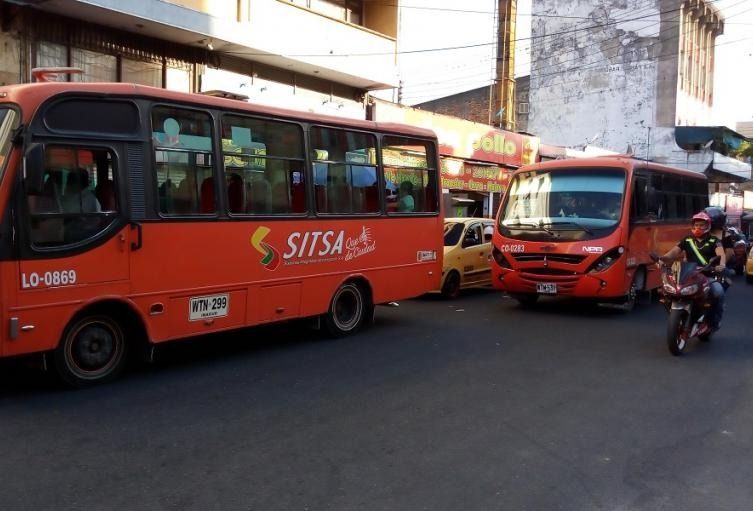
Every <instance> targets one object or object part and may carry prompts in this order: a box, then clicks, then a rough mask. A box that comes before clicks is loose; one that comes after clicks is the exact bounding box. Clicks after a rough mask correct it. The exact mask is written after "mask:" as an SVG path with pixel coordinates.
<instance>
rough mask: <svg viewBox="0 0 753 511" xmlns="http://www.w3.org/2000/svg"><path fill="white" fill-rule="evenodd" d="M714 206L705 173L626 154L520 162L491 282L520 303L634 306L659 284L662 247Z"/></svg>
mask: <svg viewBox="0 0 753 511" xmlns="http://www.w3.org/2000/svg"><path fill="white" fill-rule="evenodd" d="M707 205H708V184H707V181H706V177H705V176H704V175H703V174H699V173H694V172H690V171H686V170H683V169H676V168H671V167H667V166H663V165H659V164H655V163H651V162H645V161H641V160H637V159H633V158H630V157H622V156H608V157H600V158H591V159H578V160H558V161H551V162H544V163H537V164H534V165H529V166H526V167H521V168H520V169H518V170H517V171H516V172H515V174H513V176H512V178H511V181H510V186H509V188H508V190H507V193H506V195H505V197H504V199H503V201H502V204H501V205H500V209H499V212H498V215H497V229H496V231H495V233H494V236H493V244H494V248H493V250H492V256H493V259H494V261H495V263H494V264H493V265H492V281H493V284H494V286H495V287H497V288H499V289H501V290H504V291H506V292H507V293H509V294H510V295H511V296H513V297H514V298H517V299H518V301H520V302H521V304H524V305H531V304H533V303H535V302H536V300H537V299H538V298H539V297H540V296H570V297H577V298H586V299H593V300H596V301H600V302H623V303H625V304H627V305H628V306H632V305H633V304H634V303H635V299H636V296H637V294H638V293H640V292H642V291H649V290H652V289H655V288H657V287H659V286H660V285H661V280H660V275H659V274H658V272H657V271H656V268H655V265H653V264H652V262H651V258H650V257H649V254H650V253H651V252H657V253H660V254H661V253H665V252H666V251H667V250H669V249H670V248H671V247H672V246H673V245H674V244H676V243H677V242H678V241H679V240H680V239H681V237H682V236H684V235H686V234H687V233H688V229H689V222H690V218H691V216H692V215H693V213H695V212H698V211H700V210H701V209H703V208H704V207H706V206H707Z"/></svg>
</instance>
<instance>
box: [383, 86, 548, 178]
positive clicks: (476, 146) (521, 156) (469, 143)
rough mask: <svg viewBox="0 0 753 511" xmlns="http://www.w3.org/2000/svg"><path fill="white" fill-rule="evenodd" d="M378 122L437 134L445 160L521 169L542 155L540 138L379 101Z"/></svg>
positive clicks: (440, 150)
mask: <svg viewBox="0 0 753 511" xmlns="http://www.w3.org/2000/svg"><path fill="white" fill-rule="evenodd" d="M374 119H375V120H376V121H380V122H399V123H403V124H410V125H413V126H419V127H422V128H428V129H431V130H433V131H434V132H435V133H436V134H437V137H438V139H439V152H440V154H442V155H443V156H450V157H456V158H465V159H469V160H476V161H482V162H489V163H496V164H499V165H506V166H511V167H519V166H521V165H526V164H529V163H534V162H535V161H536V160H537V158H538V154H539V138H538V137H531V136H529V135H522V134H520V133H513V132H510V131H504V130H500V129H496V128H493V127H491V126H488V125H486V124H479V123H476V122H471V121H466V120H463V119H458V118H456V117H450V116H448V115H441V114H435V113H433V112H427V111H424V110H417V109H415V108H406V107H402V106H399V105H395V104H394V103H389V102H386V101H379V100H376V103H375V105H374Z"/></svg>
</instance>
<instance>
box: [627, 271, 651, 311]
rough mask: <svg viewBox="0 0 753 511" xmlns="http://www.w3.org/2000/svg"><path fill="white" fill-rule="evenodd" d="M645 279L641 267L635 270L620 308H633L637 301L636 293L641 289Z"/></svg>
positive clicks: (630, 309)
mask: <svg viewBox="0 0 753 511" xmlns="http://www.w3.org/2000/svg"><path fill="white" fill-rule="evenodd" d="M645 281H646V276H645V273H644V270H643V268H639V269H637V270H635V274H633V280H632V282H631V283H630V289H628V294H627V295H625V301H624V302H623V303H622V310H624V311H625V312H630V311H632V310H633V309H635V306H636V304H637V303H638V293H640V292H641V291H642V290H643V287H644V283H645Z"/></svg>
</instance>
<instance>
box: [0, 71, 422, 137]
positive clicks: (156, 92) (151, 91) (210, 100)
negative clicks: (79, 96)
mask: <svg viewBox="0 0 753 511" xmlns="http://www.w3.org/2000/svg"><path fill="white" fill-rule="evenodd" d="M68 93H84V94H98V95H109V96H116V97H127V98H136V97H140V98H148V99H152V100H155V99H156V100H162V101H175V102H179V103H190V104H193V105H198V106H204V107H207V108H221V109H225V110H235V111H240V112H246V113H251V114H262V115H267V116H272V117H278V118H284V119H290V120H300V121H306V122H312V123H322V124H334V125H337V126H341V127H349V128H356V129H364V130H378V131H387V132H391V133H396V134H400V135H406V136H415V137H428V138H435V137H436V135H435V133H434V132H433V131H432V130H429V129H426V128H419V127H416V126H410V125H407V124H398V123H388V122H375V121H366V120H360V119H350V118H345V117H337V116H334V115H326V114H317V113H312V112H305V111H301V110H291V109H286V108H276V107H269V106H263V105H258V104H255V103H247V102H245V101H239V100H236V99H226V98H222V97H214V96H207V95H204V94H198V93H197V94H194V93H186V92H176V91H171V90H167V89H161V88H158V87H149V86H146V85H137V84H132V83H109V82H42V83H26V84H17V85H6V86H2V87H0V97H3V96H4V98H5V99H6V100H7V101H11V102H14V103H18V104H20V105H29V104H30V103H31V105H32V109H31V111H28V112H24V116H27V117H29V116H31V115H32V114H33V113H34V112H35V111H36V109H37V108H38V107H39V105H40V104H42V103H43V102H44V101H45V100H47V99H49V98H50V97H52V96H54V95H57V94H68Z"/></svg>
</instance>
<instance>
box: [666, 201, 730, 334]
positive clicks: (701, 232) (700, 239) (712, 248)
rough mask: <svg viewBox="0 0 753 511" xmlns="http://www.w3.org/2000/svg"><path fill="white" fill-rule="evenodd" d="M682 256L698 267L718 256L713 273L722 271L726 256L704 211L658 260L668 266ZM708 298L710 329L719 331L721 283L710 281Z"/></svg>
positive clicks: (722, 304)
mask: <svg viewBox="0 0 753 511" xmlns="http://www.w3.org/2000/svg"><path fill="white" fill-rule="evenodd" d="M683 255H684V257H685V260H687V261H690V262H695V263H697V264H698V265H699V266H707V265H708V264H709V261H710V260H711V259H713V258H714V257H715V256H718V257H719V263H718V264H717V266H716V267H715V268H714V271H715V272H717V273H720V274H721V273H722V272H723V271H724V269H725V264H726V255H725V253H724V249H723V248H722V243H721V240H720V239H719V238H718V237H716V236H714V235H713V234H712V233H711V218H710V217H709V215H708V214H707V213H706V212H705V211H701V212H700V213H696V214H695V215H693V220H692V224H691V228H690V236H686V237H685V238H683V239H682V240H680V242H679V243H678V244H677V245H675V246H674V247H672V249H671V250H670V251H669V252H667V253H666V254H664V255H663V256H661V257H660V258H659V260H660V261H661V262H662V263H664V264H669V263H672V262H673V261H676V260H678V259H680V258H681V257H682V256H683ZM709 297H710V299H711V329H712V331H714V330H718V329H719V325H720V323H721V321H722V314H723V313H724V287H723V286H722V283H721V282H719V281H717V280H711V281H710V289H709Z"/></svg>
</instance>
